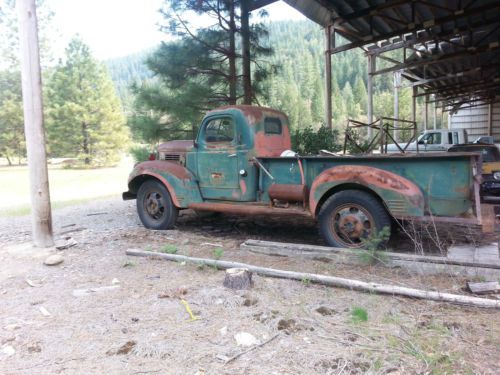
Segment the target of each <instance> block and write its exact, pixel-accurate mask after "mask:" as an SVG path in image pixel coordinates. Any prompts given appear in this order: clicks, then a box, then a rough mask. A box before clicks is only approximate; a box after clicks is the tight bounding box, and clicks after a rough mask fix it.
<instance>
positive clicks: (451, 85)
mask: <svg viewBox="0 0 500 375" xmlns="http://www.w3.org/2000/svg"><path fill="white" fill-rule="evenodd" d="M284 1H285V2H286V3H288V4H289V5H290V6H292V7H293V8H295V9H297V10H298V11H300V12H301V13H302V14H304V15H305V16H306V17H308V18H309V19H311V20H312V21H314V22H316V23H317V24H319V25H321V26H322V27H323V28H324V30H325V61H326V64H325V73H326V74H325V75H326V94H327V95H325V96H326V98H327V99H326V106H325V107H326V113H325V121H326V122H327V124H328V125H329V126H331V125H332V104H331V103H332V101H331V99H330V98H331V96H332V94H333V95H335V93H332V87H331V72H332V69H335V66H332V56H333V55H335V54H337V53H340V52H343V51H347V50H349V49H352V48H362V49H363V50H364V51H365V53H366V58H367V65H368V87H367V88H368V108H367V114H368V122H372V121H373V118H374V116H375V115H374V113H373V77H375V76H376V75H379V74H384V73H393V74H394V75H395V82H399V78H400V77H402V78H403V80H402V81H403V82H402V83H401V85H403V86H406V87H412V88H413V99H414V100H413V111H412V112H413V118H414V120H415V107H416V105H415V99H416V98H418V97H424V98H425V111H424V113H425V116H424V121H423V122H424V124H423V127H424V128H425V129H427V128H429V127H432V124H430V123H429V118H428V113H429V110H428V108H427V107H428V106H429V105H431V106H432V107H435V106H439V107H441V108H443V110H444V111H448V112H449V113H450V114H451V115H452V117H451V121H450V125H451V126H458V127H466V128H471V129H472V128H474V127H477V128H478V129H476V130H473V131H472V133H473V134H478V135H491V136H494V137H495V140H496V142H498V143H500V116H498V115H496V113H497V112H499V110H500V1H498V0H388V1H383V0H356V1H349V0H284ZM271 2H273V1H258V0H257V1H254V6H259V5H260V4H262V3H267V4H269V3H271ZM337 34H338V35H341V36H342V37H343V38H344V40H345V41H346V42H345V43H344V44H342V45H336V44H335V41H336V38H335V35H337ZM396 50H399V51H400V52H402V53H398V54H397V55H398V56H401V57H400V58H394V55H396V54H394V53H390V52H391V51H396ZM380 60H384V61H385V62H387V63H386V64H384V65H385V67H383V68H377V61H380ZM395 92H396V95H397V90H396V91H395ZM395 108H396V107H395ZM467 113H469V116H468V117H467V115H466V114H467ZM471 113H473V114H474V115H472V114H471ZM476 113H477V118H479V117H480V118H481V120H480V121H479V122H477V124H476V121H475V120H474V119H473V117H474V116H476ZM453 116H455V117H453ZM488 116H489V117H488ZM395 117H397V116H396V115H395ZM464 121H465V122H467V123H466V124H464ZM479 128H480V130H479Z"/></svg>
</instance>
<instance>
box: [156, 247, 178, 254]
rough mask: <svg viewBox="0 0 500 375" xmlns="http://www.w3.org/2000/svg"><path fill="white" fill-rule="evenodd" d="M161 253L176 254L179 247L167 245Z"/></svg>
mask: <svg viewBox="0 0 500 375" xmlns="http://www.w3.org/2000/svg"><path fill="white" fill-rule="evenodd" d="M160 252H162V253H166V254H176V253H177V246H175V245H165V246H163V247H162V248H161V250H160Z"/></svg>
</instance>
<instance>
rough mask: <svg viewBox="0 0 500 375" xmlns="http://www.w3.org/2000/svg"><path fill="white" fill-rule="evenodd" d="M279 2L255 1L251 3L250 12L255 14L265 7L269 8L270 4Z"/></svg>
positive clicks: (271, 0)
mask: <svg viewBox="0 0 500 375" xmlns="http://www.w3.org/2000/svg"><path fill="white" fill-rule="evenodd" d="M277 1H278V0H254V1H250V2H249V7H248V11H249V12H253V11H254V10H257V9H259V8H263V7H265V6H268V5H269V4H272V3H275V2H277Z"/></svg>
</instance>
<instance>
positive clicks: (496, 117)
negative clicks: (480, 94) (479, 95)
mask: <svg viewBox="0 0 500 375" xmlns="http://www.w3.org/2000/svg"><path fill="white" fill-rule="evenodd" d="M491 121H492V129H491V135H492V136H493V137H494V138H495V143H500V102H499V103H495V104H493V107H492V111H491Z"/></svg>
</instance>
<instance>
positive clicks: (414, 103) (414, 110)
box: [411, 86, 418, 129]
mask: <svg viewBox="0 0 500 375" xmlns="http://www.w3.org/2000/svg"><path fill="white" fill-rule="evenodd" d="M412 89H413V94H412V97H411V120H412V121H413V122H414V123H416V122H417V87H416V86H413V88H412ZM417 129H418V128H417Z"/></svg>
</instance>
